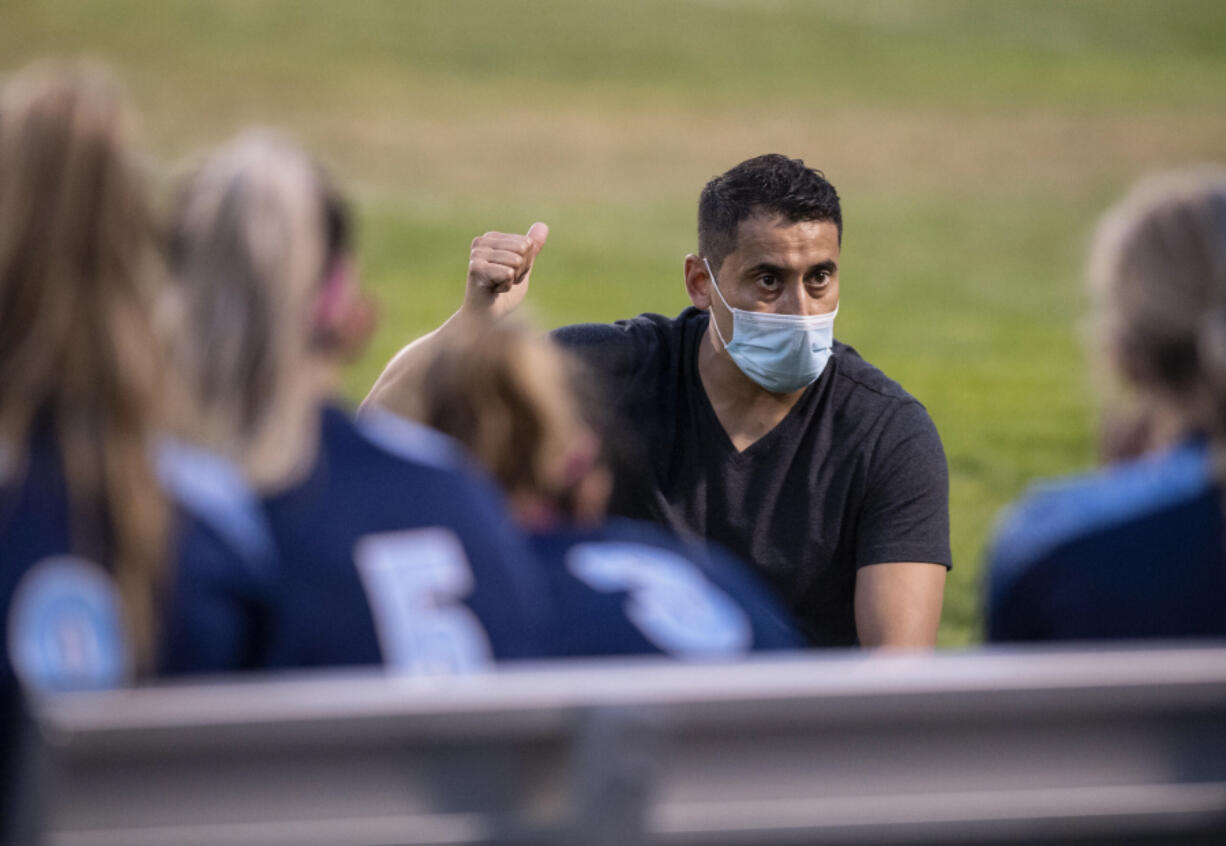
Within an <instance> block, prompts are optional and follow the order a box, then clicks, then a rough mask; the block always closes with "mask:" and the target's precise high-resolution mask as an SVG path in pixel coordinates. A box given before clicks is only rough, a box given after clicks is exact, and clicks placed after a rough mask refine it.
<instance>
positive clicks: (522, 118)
mask: <svg viewBox="0 0 1226 846" xmlns="http://www.w3.org/2000/svg"><path fill="white" fill-rule="evenodd" d="M81 52H85V53H88V54H91V55H94V56H97V57H100V58H102V59H105V60H106V61H108V62H110V63H111V64H113V65H114V66H115V67H116V68H117V69H118V70H119V72H120V73H121V75H122V76H123V78H124V79H125V80H126V82H127V83H128V85H129V87H130V89H131V91H132V93H133V95H134V98H135V100H136V101H137V103H138V105H139V107H140V108H141V110H142V112H143V114H144V118H145V130H146V132H145V134H146V138H147V140H148V141H149V143H150V145H151V147H152V148H153V150H154V151H155V152H156V153H157V154H158V155H159V156H160V157H162V158H163V159H165V160H167V161H172V160H176V159H178V158H180V157H182V156H185V155H191V154H192V153H193V152H194V151H198V150H200V149H202V148H204V147H207V146H208V145H210V144H213V143H216V142H218V141H220V140H222V139H223V138H225V137H226V136H228V135H229V134H230V133H232V132H233V131H235V130H237V129H239V128H241V127H243V126H246V125H248V124H251V123H260V124H272V125H275V126H280V127H284V128H287V129H289V130H291V131H292V132H294V133H295V134H297V135H298V136H299V137H301V138H302V139H303V140H304V141H306V142H307V143H308V145H309V146H311V147H312V148H313V149H315V150H316V151H317V152H319V153H321V154H322V155H323V156H324V157H325V158H326V159H327V160H328V161H329V162H330V163H331V164H332V165H333V167H334V168H335V170H336V171H337V172H338V173H339V174H340V175H341V176H342V177H343V178H344V179H345V180H346V181H347V183H348V184H349V185H350V186H351V187H352V188H353V191H354V194H355V196H356V197H357V199H358V200H359V204H360V208H361V211H362V222H363V226H362V232H361V251H362V257H363V264H364V269H365V274H366V278H367V280H368V282H369V284H370V286H371V287H372V288H373V289H374V291H375V292H376V294H377V295H378V297H379V299H380V300H381V302H382V305H383V312H382V314H383V322H382V327H381V330H380V333H379V335H378V337H377V339H376V341H375V343H374V345H373V347H372V349H371V351H370V352H369V353H368V354H367V355H366V356H365V357H364V358H363V360H361V361H360V362H358V363H357V364H355V366H354V367H353V368H352V370H351V371H350V372H349V374H348V376H347V381H346V390H347V392H348V393H349V395H350V396H351V397H353V398H355V399H357V398H360V397H361V396H362V395H363V394H364V392H365V389H366V388H367V387H368V386H369V385H370V383H371V382H372V380H373V378H374V377H375V375H376V374H377V373H378V371H379V369H380V367H381V366H382V364H383V362H384V361H386V359H387V358H388V357H389V356H390V355H391V353H392V352H393V351H394V350H395V349H396V348H397V347H398V346H399V345H400V344H401V343H403V342H404V341H406V340H408V339H411V338H413V337H415V336H416V335H417V334H419V333H420V332H422V331H423V330H425V329H427V328H429V327H431V326H432V325H434V324H436V323H438V322H439V321H441V320H442V319H443V318H444V317H445V316H446V315H447V314H449V313H450V312H451V311H452V310H453V309H454V307H455V306H456V305H457V304H458V301H459V295H460V292H461V290H462V286H463V276H464V267H465V264H466V261H467V250H468V243H469V241H470V240H471V238H472V237H473V235H475V234H479V233H480V232H482V231H485V230H487V229H510V230H521V231H522V230H524V229H526V228H527V226H528V225H529V224H530V223H531V222H532V221H534V220H538V219H540V220H545V221H547V222H549V223H550V225H551V227H552V234H551V236H550V241H549V244H548V245H547V247H546V250H545V252H544V253H543V254H542V257H541V259H540V262H539V264H538V270H537V272H536V273H535V274H534V282H533V292H532V296H531V301H532V304H533V308H534V310H535V313H536V315H537V317H538V319H539V321H540V323H541V324H543V325H544V326H546V327H552V326H555V325H560V324H563V323H567V322H572V321H577V320H612V319H616V318H620V317H628V316H631V315H633V314H636V313H638V312H641V311H659V312H663V313H666V314H672V313H675V312H677V311H679V310H680V309H681V308H682V307H683V306H684V305H686V304H687V300H686V297H685V293H684V290H683V288H682V284H681V274H680V271H681V261H682V257H683V256H684V255H685V254H686V252H688V251H690V250H691V249H693V246H694V233H693V228H694V222H693V221H694V207H695V201H696V199H697V195H698V191H699V190H700V189H701V187H702V185H703V183H704V182H705V181H706V180H707V179H708V178H710V177H711V176H713V175H714V174H716V173H719V172H722V171H723V170H725V169H727V168H728V167H729V166H731V165H732V164H735V163H736V162H737V161H739V160H741V159H743V158H746V157H748V156H751V155H756V154H758V153H762V152H768V151H778V152H783V153H787V154H789V155H792V156H799V157H802V158H804V159H805V160H806V161H807V162H808V163H809V164H811V165H813V166H816V167H820V168H822V169H823V170H824V171H825V172H826V174H827V176H829V177H830V179H831V180H832V181H833V182H834V184H835V185H836V186H838V188H839V190H840V193H841V194H842V196H843V198H844V215H845V219H846V236H845V240H844V251H843V262H842V269H841V278H842V285H843V300H842V307H841V309H840V312H839V325H838V327H837V328H838V332H837V334H838V336H839V337H840V338H841V339H842V340H844V341H846V342H848V343H851V344H853V345H854V346H856V347H857V348H858V349H859V350H860V351H861V352H862V353H863V354H864V355H865V356H866V357H867V358H868V359H869V360H870V361H872V362H874V363H875V364H877V365H878V366H880V367H881V368H882V369H884V370H885V371H886V372H887V373H889V374H890V375H891V376H893V377H894V378H896V379H898V380H899V381H900V382H901V383H902V384H903V385H904V386H905V387H906V388H908V389H909V390H910V391H911V392H912V393H913V394H915V395H916V396H917V397H918V398H920V399H921V400H922V401H923V402H924V403H925V404H926V405H927V406H928V408H929V410H930V411H931V413H932V416H933V418H934V419H935V421H936V423H937V426H938V427H939V429H940V431H941V434H942V437H943V439H944V442H945V448H946V451H947V453H948V456H949V462H950V469H951V477H952V490H951V494H952V501H951V509H952V515H951V516H952V523H953V545H954V560H955V569H954V571H953V574H952V576H951V580H950V583H949V588H948V591H947V594H946V610H945V615H944V622H943V624H942V632H941V641H942V643H943V644H945V645H951V646H952V645H962V644H967V643H973V642H975V641H976V640H978V638H979V637H980V632H979V626H980V616H979V611H978V606H979V594H980V584H979V561H980V555H981V550H982V546H983V543H984V541H985V538H986V537H987V535H988V533H989V531H990V528H991V525H992V522H993V520H994V519H995V516H996V514H997V513H998V511H999V509H1000V508H1001V507H1002V506H1004V505H1005V504H1006V503H1007V502H1009V501H1010V500H1011V499H1012V498H1014V497H1015V496H1016V495H1017V494H1018V493H1019V492H1020V491H1021V490H1022V489H1023V487H1024V486H1025V485H1026V484H1027V483H1028V482H1030V481H1032V480H1034V479H1035V478H1037V477H1041V476H1044V475H1049V474H1054V473H1061V472H1066V471H1070V470H1074V469H1077V468H1082V467H1086V466H1089V465H1090V464H1091V463H1092V459H1093V448H1092V442H1093V429H1094V405H1095V401H1094V398H1095V393H1096V386H1095V385H1094V384H1093V381H1092V379H1091V377H1090V375H1089V371H1088V369H1087V368H1086V367H1085V366H1084V364H1083V356H1082V345H1081V340H1080V332H1079V326H1080V323H1081V320H1082V317H1083V312H1084V309H1083V299H1082V295H1081V282H1080V277H1081V264H1082V260H1083V254H1084V249H1085V244H1086V238H1087V235H1088V233H1089V232H1090V230H1091V228H1092V225H1093V221H1094V218H1095V217H1096V216H1097V214H1098V213H1099V212H1100V211H1101V210H1102V209H1103V208H1104V207H1105V206H1106V204H1107V203H1109V202H1110V201H1111V200H1112V199H1114V198H1115V197H1116V196H1118V195H1119V193H1120V192H1121V191H1122V190H1123V189H1124V188H1125V187H1126V186H1127V185H1128V184H1129V183H1130V182H1131V181H1132V180H1133V179H1134V178H1135V177H1136V176H1137V175H1138V174H1140V173H1142V172H1144V171H1146V170H1149V169H1151V168H1155V167H1161V166H1167V165H1172V164H1177V163H1181V162H1190V161H1198V160H1206V159H1209V160H1213V159H1216V160H1219V161H1221V160H1222V159H1224V158H1226V4H1222V3H1220V2H1214V0H1205V1H1204V2H1191V1H1190V0H1155V2H1127V0H1087V2H1063V1H1062V0H1035V2H972V1H971V0H965V1H963V0H948V2H939V1H938V0H916V2H903V0H897V1H896V2H886V0H864V2H858V1H857V0H847V2H783V0H779V1H778V2H771V0H760V2H749V1H748V0H744V1H743V2H738V0H705V2H697V0H690V2H674V3H648V2H633V3H614V2H567V0H539V2H522V3H499V2H478V1H477V0H434V1H433V2H419V3H408V2H405V3H398V2H354V3H339V2H338V3H325V2H255V1H254V0H227V1H226V2H166V0H147V2H134V0H115V2H107V3H78V2H66V0H55V2H46V0H41V1H40V2H26V0H7V2H6V3H5V5H4V7H3V9H0V68H4V69H13V68H15V67H17V66H20V65H21V64H23V63H25V62H26V61H28V60H30V59H33V58H36V57H40V56H44V55H65V54H77V53H81Z"/></svg>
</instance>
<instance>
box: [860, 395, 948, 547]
mask: <svg viewBox="0 0 1226 846" xmlns="http://www.w3.org/2000/svg"><path fill="white" fill-rule="evenodd" d="M869 460H870V466H869V469H868V480H867V486H866V488H865V494H864V500H863V502H862V504H861V509H860V519H859V524H858V532H857V536H856V566H857V567H864V566H867V565H870V564H885V563H890V562H897V561H918V562H931V563H934V564H942V565H944V566H945V567H949V566H951V564H952V556H951V555H950V549H949V470H948V468H947V466H946V462H945V450H944V448H943V447H942V446H941V438H940V435H938V434H937V430H936V426H934V425H933V423H932V419H931V418H930V417H929V416H928V412H927V411H925V409H924V407H923V406H922V405H920V404H919V403H918V402H915V401H913V400H912V401H909V402H906V403H903V404H902V405H900V406H899V408H898V410H897V411H895V412H894V414H893V415H892V416H891V417H890V418H889V419H888V420H887V421H886V423H885V426H884V429H883V430H882V433H881V435H880V437H879V438H878V441H877V445H876V447H875V449H874V450H873V452H872V454H871V456H870V459H869Z"/></svg>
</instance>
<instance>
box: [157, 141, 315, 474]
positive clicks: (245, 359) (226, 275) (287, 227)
mask: <svg viewBox="0 0 1226 846" xmlns="http://www.w3.org/2000/svg"><path fill="white" fill-rule="evenodd" d="M330 191H331V186H330V185H329V183H328V182H327V181H326V179H325V178H324V176H323V174H322V172H321V170H320V169H319V167H318V166H317V165H316V164H315V162H314V161H312V160H311V159H310V158H309V157H308V156H307V155H306V154H305V153H304V152H303V151H302V150H301V149H300V148H298V147H297V146H296V145H295V144H293V143H292V142H290V141H289V140H288V139H286V138H284V137H281V136H279V135H276V134H273V133H270V132H267V131H256V132H248V133H246V134H244V135H242V136H240V137H239V138H238V139H236V140H235V141H233V142H231V143H230V144H227V145H226V146H225V147H223V148H222V149H220V150H219V151H217V152H216V153H215V154H214V155H212V156H210V157H209V158H208V159H207V160H206V161H205V162H204V164H203V165H202V166H201V167H200V168H199V169H198V170H197V171H196V172H195V173H194V174H193V175H192V176H191V177H190V178H189V179H188V180H187V181H186V182H185V184H184V185H183V186H182V188H181V190H180V191H179V192H178V195H177V197H176V198H175V200H174V201H173V204H172V209H171V213H170V224H169V254H170V263H171V270H172V276H173V280H174V288H175V302H176V305H177V307H178V309H179V312H180V314H179V318H180V319H179V320H178V321H177V325H176V328H175V331H174V335H173V342H172V345H171V346H172V351H173V360H174V364H175V368H176V371H177V372H178V373H180V374H182V376H183V378H184V380H185V383H186V393H187V395H188V396H187V399H186V403H185V408H184V412H185V413H184V416H183V417H182V419H181V421H180V422H179V424H178V425H177V426H176V428H178V429H179V430H180V431H181V432H182V433H183V434H184V435H186V436H187V437H189V438H190V439H192V440H195V441H197V442H199V443H203V444H205V445H207V446H210V447H211V448H213V449H215V450H216V451H218V452H220V453H222V454H223V455H226V456H227V457H229V458H231V459H232V460H234V461H236V462H237V463H238V464H240V465H241V466H242V467H243V468H244V469H245V470H246V472H247V474H248V476H249V477H250V479H251V480H252V482H253V483H254V484H255V485H256V486H258V487H261V488H265V489H267V488H271V487H276V486H278V485H281V484H284V483H285V481H286V479H287V476H288V475H289V474H291V473H293V472H295V471H296V470H298V469H301V464H302V462H303V461H304V460H305V459H306V458H307V457H308V456H310V455H313V453H314V449H315V443H316V439H317V437H318V431H317V429H318V427H317V417H316V415H317V403H318V397H317V393H318V390H319V388H318V384H317V383H318V379H319V378H320V377H319V371H318V369H317V367H318V365H317V364H316V362H315V359H314V358H313V357H312V356H310V355H309V352H310V350H309V348H310V344H311V337H310V331H309V328H310V322H311V316H312V312H311V308H312V306H313V304H314V302H315V297H316V295H317V293H318V291H319V289H320V286H321V283H322V279H323V274H324V272H325V264H326V262H327V260H328V258H329V256H328V250H327V244H326V240H327V239H326V237H325V233H326V224H327V219H326V204H327V201H328V198H329V197H331V196H333V195H332V194H330Z"/></svg>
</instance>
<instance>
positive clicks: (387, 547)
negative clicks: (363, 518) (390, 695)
mask: <svg viewBox="0 0 1226 846" xmlns="http://www.w3.org/2000/svg"><path fill="white" fill-rule="evenodd" d="M354 561H355V562H356V563H357V567H358V572H359V574H360V575H361V577H362V585H363V587H365V589H366V598H367V601H368V602H370V608H371V613H372V614H373V616H374V620H375V628H376V629H377V631H378V633H379V644H380V646H381V647H382V649H383V658H384V660H385V661H386V662H387V664H388V666H390V667H394V668H395V669H398V670H404V671H406V672H409V673H413V674H418V675H443V674H452V673H465V672H472V671H474V670H480V669H482V668H484V667H486V666H488V665H489V664H490V663H491V662H492V660H493V659H492V653H491V651H490V643H489V638H488V637H487V636H486V634H485V629H483V628H482V626H481V621H480V620H478V619H477V616H476V615H475V614H473V612H472V611H471V610H469V609H468V607H467V606H465V605H463V604H462V603H461V602H460V600H461V599H463V598H464V597H465V596H467V595H468V594H469V593H470V592H471V591H472V588H473V572H472V567H471V566H470V565H469V563H468V557H467V556H466V555H465V554H464V547H463V545H462V544H461V543H460V539H459V538H457V537H456V536H455V534H454V533H453V532H451V531H450V530H448V529H444V528H442V527H433V528H429V529H409V530H404V531H397V532H381V533H379V534H373V535H366V536H365V537H363V538H361V539H359V540H358V542H357V545H356V546H355V548H354Z"/></svg>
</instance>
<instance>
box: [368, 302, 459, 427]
mask: <svg viewBox="0 0 1226 846" xmlns="http://www.w3.org/2000/svg"><path fill="white" fill-rule="evenodd" d="M464 322H465V318H464V317H463V315H462V313H461V312H459V311H457V312H456V313H455V314H453V315H451V317H449V318H447V320H446V321H444V322H443V324H442V325H441V326H439V327H438V328H437V329H434V330H432V331H430V332H427V333H426V334H425V335H422V336H421V337H420V338H418V339H416V340H414V341H410V342H409V343H408V344H405V346H404V347H402V348H401V349H400V352H398V353H396V355H394V356H392V360H391V361H389V362H388V363H387V366H386V367H384V368H383V372H382V373H380V374H379V378H378V379H376V380H375V384H374V385H373V386H372V387H371V389H370V393H368V394H367V395H366V399H364V400H362V404H361V406H359V408H358V410H359V412H361V411H365V410H366V409H368V408H370V407H372V406H378V407H379V408H382V409H384V410H385V411H390V412H392V413H394V414H400V415H402V416H403V415H407V414H408V412H409V410H410V409H409V402H410V399H411V393H412V390H413V389H412V385H413V384H415V382H416V380H417V379H418V378H419V377H420V375H421V371H422V370H423V369H424V368H425V367H426V366H427V365H428V364H429V363H430V359H431V358H432V357H433V356H434V353H435V351H436V350H437V349H438V347H439V344H440V343H441V342H442V341H445V340H446V338H447V337H448V335H450V334H451V333H453V332H456V331H459V329H458V327H459V326H460V325H461V324H462V323H464Z"/></svg>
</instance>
